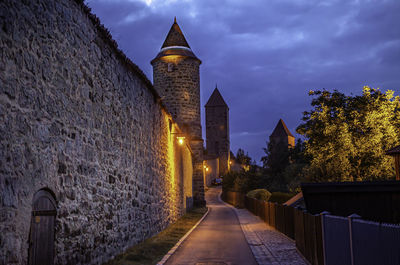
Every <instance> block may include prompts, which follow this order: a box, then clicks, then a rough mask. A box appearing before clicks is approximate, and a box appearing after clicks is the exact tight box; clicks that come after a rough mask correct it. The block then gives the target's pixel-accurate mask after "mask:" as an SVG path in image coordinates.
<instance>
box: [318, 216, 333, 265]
mask: <svg viewBox="0 0 400 265" xmlns="http://www.w3.org/2000/svg"><path fill="white" fill-rule="evenodd" d="M329 214H331V213H330V212H327V211H323V212H322V213H320V215H321V226H322V252H323V253H324V264H325V265H326V264H327V260H326V242H325V215H329Z"/></svg>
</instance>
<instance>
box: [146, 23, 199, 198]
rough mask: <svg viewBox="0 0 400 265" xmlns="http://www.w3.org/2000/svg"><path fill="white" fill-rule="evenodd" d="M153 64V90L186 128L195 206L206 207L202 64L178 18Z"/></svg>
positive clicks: (184, 129) (183, 127) (176, 119)
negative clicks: (200, 71)
mask: <svg viewBox="0 0 400 265" xmlns="http://www.w3.org/2000/svg"><path fill="white" fill-rule="evenodd" d="M151 64H152V66H153V82H154V88H155V89H156V90H157V92H158V94H159V95H160V96H161V99H162V102H163V103H164V104H165V105H166V107H167V109H168V111H169V112H170V113H171V115H172V116H173V118H174V120H175V121H177V123H178V124H179V126H180V127H181V128H182V129H183V131H184V137H185V139H187V140H188V141H189V143H190V147H191V149H192V152H193V197H194V204H195V205H204V204H205V200H204V183H203V139H202V135H201V118H200V74H199V68H200V64H201V61H200V60H199V59H198V58H197V57H196V55H194V53H193V51H192V49H191V48H190V46H189V44H188V43H187V41H186V39H185V36H183V33H182V31H181V29H180V27H179V25H178V24H177V23H176V19H175V20H174V23H173V24H172V27H171V29H170V31H169V32H168V35H167V37H166V39H165V41H164V43H163V45H162V47H161V50H160V52H159V53H158V54H157V56H156V58H154V59H153V60H152V61H151Z"/></svg>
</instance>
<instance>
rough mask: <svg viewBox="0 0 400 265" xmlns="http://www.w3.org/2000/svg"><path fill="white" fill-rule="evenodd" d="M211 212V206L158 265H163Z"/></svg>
mask: <svg viewBox="0 0 400 265" xmlns="http://www.w3.org/2000/svg"><path fill="white" fill-rule="evenodd" d="M209 212H210V207H208V208H207V212H206V213H205V214H204V215H203V217H201V219H200V220H199V221H198V222H197V223H196V224H195V225H194V226H193V227H192V228H191V229H190V230H189V231H188V232H187V233H186V234H185V235H184V236H183V237H182V238H181V239H180V240H179V241H178V242H177V243H176V244H175V246H173V248H171V249H170V250H169V251H168V253H167V254H165V256H164V257H163V258H162V260H160V261H159V262H158V263H157V265H163V264H165V263H166V262H167V260H168V259H169V258H170V257H171V256H172V255H173V254H174V253H175V251H176V250H177V249H178V248H179V247H180V245H182V243H183V242H184V241H185V240H186V238H187V237H188V236H189V235H190V234H191V233H192V232H193V230H194V229H196V227H197V226H198V225H199V224H200V223H201V222H202V221H203V220H204V218H206V217H207V215H208V213H209Z"/></svg>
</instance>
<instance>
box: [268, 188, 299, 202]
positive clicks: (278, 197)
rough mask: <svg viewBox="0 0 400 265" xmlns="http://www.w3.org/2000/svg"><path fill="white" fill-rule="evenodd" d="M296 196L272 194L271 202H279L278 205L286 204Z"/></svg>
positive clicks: (283, 193)
mask: <svg viewBox="0 0 400 265" xmlns="http://www.w3.org/2000/svg"><path fill="white" fill-rule="evenodd" d="M294 195H295V194H293V193H286V192H279V191H277V192H273V193H272V194H271V198H270V199H269V201H270V202H277V203H280V204H282V203H285V202H287V201H288V200H289V199H290V198H292V197H293V196H294Z"/></svg>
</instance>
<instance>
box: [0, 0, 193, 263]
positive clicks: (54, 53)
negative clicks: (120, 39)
mask: <svg viewBox="0 0 400 265" xmlns="http://www.w3.org/2000/svg"><path fill="white" fill-rule="evenodd" d="M180 131H181V129H180V128H179V126H178V125H177V123H175V120H174V118H173V117H172V116H171V115H170V114H169V112H168V111H167V110H166V108H165V107H164V106H163V103H162V102H161V101H160V99H159V96H158V93H157V92H156V91H155V89H154V88H153V86H152V84H151V83H150V81H149V80H148V79H147V78H146V76H145V75H144V74H143V73H142V72H141V70H140V69H139V68H138V67H137V66H136V65H134V64H133V63H132V62H131V61H130V60H129V59H127V58H126V57H125V55H124V54H123V53H122V52H121V51H119V50H118V48H117V47H116V44H115V42H114V41H113V40H112V39H111V37H110V36H109V33H108V32H107V30H105V29H104V28H103V27H102V26H100V25H99V21H98V19H97V18H96V17H94V16H93V15H92V14H90V12H89V10H88V8H87V7H86V6H85V5H84V4H82V3H81V2H80V1H78V0H77V1H73V0H35V1H30V0H29V1H28V0H25V1H23V0H21V1H15V0H5V1H1V2H0V264H27V263H28V255H29V260H31V259H32V255H34V253H35V248H34V247H35V244H40V243H41V242H40V240H41V239H37V240H39V241H38V242H36V241H35V240H34V239H32V237H30V235H32V233H33V232H32V227H33V226H31V224H34V223H40V222H41V220H45V218H46V215H50V214H52V213H51V211H48V210H47V212H46V211H45V210H44V211H37V212H35V213H33V204H34V202H33V199H34V196H35V194H38V193H37V192H38V191H43V192H44V193H46V194H50V195H51V196H53V197H54V200H55V201H56V204H57V207H56V215H55V224H54V231H55V234H54V257H55V258H54V264H101V263H102V262H104V261H107V260H108V259H110V258H111V257H112V256H114V255H116V254H117V253H119V252H121V251H123V250H124V249H126V248H127V247H129V246H131V245H134V244H136V243H138V242H140V241H142V240H143V239H145V238H148V237H149V236H151V235H153V234H155V233H157V232H159V231H161V230H162V229H164V228H165V227H166V226H167V225H168V224H169V223H170V222H172V221H174V220H176V219H177V218H178V217H179V216H180V215H181V214H183V213H184V211H185V208H186V207H188V206H189V205H187V202H188V203H190V201H191V197H192V196H193V194H192V174H193V166H192V151H191V149H190V146H189V145H188V144H184V145H183V146H181V145H179V144H178V143H177V142H176V140H175V136H174V135H175V134H176V133H179V132H180ZM40 214H42V215H43V216H39V218H38V216H36V215H40ZM34 215H35V216H34ZM34 217H35V218H34ZM40 217H42V219H40ZM28 253H30V254H28ZM32 253H33V254H32Z"/></svg>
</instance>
